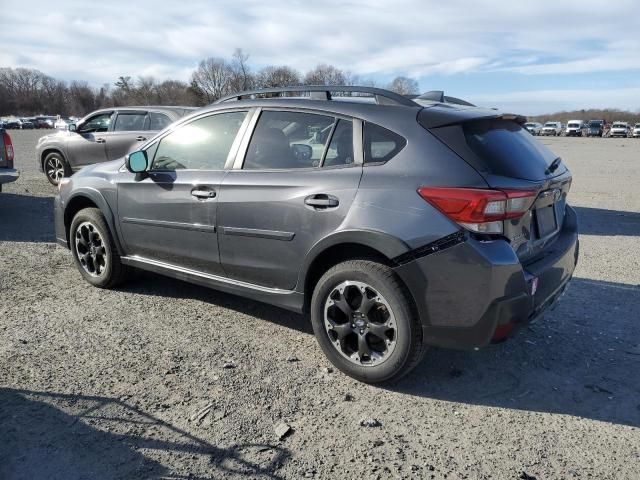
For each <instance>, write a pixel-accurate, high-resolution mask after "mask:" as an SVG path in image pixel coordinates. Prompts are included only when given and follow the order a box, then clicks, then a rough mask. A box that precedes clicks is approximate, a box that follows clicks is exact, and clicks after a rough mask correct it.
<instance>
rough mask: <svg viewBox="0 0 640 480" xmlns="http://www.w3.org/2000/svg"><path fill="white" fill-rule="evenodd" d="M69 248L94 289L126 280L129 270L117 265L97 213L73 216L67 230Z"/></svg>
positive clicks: (88, 210) (110, 239)
mask: <svg viewBox="0 0 640 480" xmlns="http://www.w3.org/2000/svg"><path fill="white" fill-rule="evenodd" d="M69 246H70V247H71V253H72V254H73V260H74V262H75V264H76V267H78V270H79V271H80V274H81V275H82V276H83V278H84V279H85V280H86V281H87V282H89V283H90V284H91V285H93V286H94V287H98V288H113V287H115V286H116V285H118V284H120V283H122V282H123V281H124V280H126V278H127V277H128V275H129V270H130V269H129V268H128V267H127V266H126V265H123V264H122V263H121V262H120V255H119V254H118V251H117V249H116V247H115V243H114V241H113V237H112V236H111V232H110V231H109V227H108V225H107V222H106V220H105V219H104V216H103V215H102V212H101V211H100V210H99V209H97V208H85V209H82V210H80V211H79V212H78V213H76V216H75V217H73V221H72V222H71V228H70V229H69Z"/></svg>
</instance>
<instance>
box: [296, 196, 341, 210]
mask: <svg viewBox="0 0 640 480" xmlns="http://www.w3.org/2000/svg"><path fill="white" fill-rule="evenodd" d="M304 203H305V205H308V206H309V207H313V208H315V209H316V210H324V209H327V208H335V207H337V206H338V205H339V204H340V201H339V200H338V199H337V198H336V197H334V196H333V195H327V194H326V193H318V194H316V195H310V196H308V197H307V198H305V199H304Z"/></svg>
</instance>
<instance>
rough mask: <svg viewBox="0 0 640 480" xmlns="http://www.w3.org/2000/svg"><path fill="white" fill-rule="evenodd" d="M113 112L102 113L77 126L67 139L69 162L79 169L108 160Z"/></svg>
mask: <svg viewBox="0 0 640 480" xmlns="http://www.w3.org/2000/svg"><path fill="white" fill-rule="evenodd" d="M112 118H113V112H100V113H97V114H95V115H92V116H91V117H89V118H87V120H86V121H84V122H82V123H80V124H78V125H77V130H76V131H75V132H70V133H69V137H68V139H67V160H69V163H70V164H71V167H72V168H74V169H77V168H79V167H83V166H85V165H91V164H94V163H100V162H105V161H106V160H107V150H106V143H107V139H108V138H109V136H110V135H111V133H110V132H109V128H110V126H111V121H112Z"/></svg>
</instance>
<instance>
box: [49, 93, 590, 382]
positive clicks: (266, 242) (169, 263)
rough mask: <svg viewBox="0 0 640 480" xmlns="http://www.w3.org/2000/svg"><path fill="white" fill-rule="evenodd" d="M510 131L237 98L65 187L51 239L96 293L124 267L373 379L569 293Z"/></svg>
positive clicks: (569, 225)
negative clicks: (288, 319) (183, 287)
mask: <svg viewBox="0 0 640 480" xmlns="http://www.w3.org/2000/svg"><path fill="white" fill-rule="evenodd" d="M336 93H337V94H339V95H340V96H336V95H333V94H336ZM523 123H524V118H523V117H519V116H516V115H508V114H501V113H499V112H497V111H495V110H484V109H481V108H476V107H473V106H470V105H469V104H467V103H466V102H464V101H461V100H458V99H455V98H452V97H445V96H444V94H442V92H430V93H428V94H425V95H422V96H420V97H417V98H414V99H408V98H406V97H403V96H400V95H397V94H394V93H392V92H388V91H386V90H381V89H376V88H367V87H290V88H286V89H271V90H263V91H256V92H247V93H242V94H237V95H235V96H233V97H230V98H226V99H222V100H220V101H219V102H218V103H216V104H214V105H211V106H209V107H206V108H204V109H201V110H199V111H198V112H196V113H194V114H192V115H190V116H189V117H187V118H184V119H182V120H181V121H179V122H177V123H175V124H173V125H172V126H171V127H170V128H168V129H167V130H165V131H164V132H162V133H161V134H159V135H157V136H155V137H154V138H151V139H149V140H148V141H147V142H144V143H143V145H141V148H140V149H139V150H138V151H135V152H133V153H131V154H129V155H127V156H126V157H125V158H121V159H118V160H116V161H113V162H108V163H103V164H100V165H94V166H91V167H87V168H84V169H83V170H82V171H81V172H79V173H77V174H76V175H74V176H72V177H70V178H65V179H63V180H62V182H61V183H60V187H59V190H60V193H59V195H58V196H57V197H56V200H55V224H56V236H57V239H58V242H59V243H60V244H61V245H63V246H65V247H67V248H70V249H71V252H72V254H73V259H74V261H75V263H76V265H77V267H78V269H79V271H80V273H81V274H82V276H83V277H84V278H85V279H86V280H87V281H88V282H89V283H91V284H92V285H95V286H97V287H101V288H111V287H114V286H115V285H117V284H118V283H120V282H121V281H123V280H124V279H125V278H126V277H127V276H128V274H129V273H130V271H131V270H132V269H134V268H139V269H144V270H149V271H152V272H157V273H160V274H163V275H167V276H170V277H173V278H176V279H180V280H186V281H189V282H193V283H197V284H200V285H205V286H208V287H212V288H215V289H218V290H222V291H225V292H229V293H233V294H238V295H242V296H245V297H249V298H251V299H255V300H258V301H263V302H267V303H271V304H273V305H277V306H280V307H283V308H286V309H290V310H293V311H296V312H301V313H309V316H310V319H311V323H312V325H313V329H314V332H315V335H316V337H317V340H318V343H319V345H320V347H321V348H322V350H323V351H324V353H325V354H326V356H327V357H328V358H329V360H330V361H331V362H332V363H333V364H334V365H336V366H337V367H338V368H339V369H340V370H342V371H343V372H345V373H346V374H348V375H351V376H352V377H354V378H357V379H359V380H362V381H365V382H381V381H386V380H390V379H393V378H397V377H399V376H401V375H402V374H404V373H406V372H408V371H409V370H410V369H411V368H413V367H414V366H415V365H416V364H417V363H418V362H419V360H420V358H421V355H422V353H423V351H424V347H425V346H429V345H433V346H439V347H451V348H464V349H471V348H476V347H482V346H485V345H487V344H489V343H492V342H498V341H501V340H503V339H504V338H505V337H507V336H508V335H509V334H511V332H512V331H514V330H516V329H517V328H518V327H521V326H522V325H525V324H527V323H528V322H530V321H532V320H534V319H536V318H538V317H540V316H541V315H542V313H543V312H544V311H545V310H546V309H547V308H548V307H549V306H550V305H552V304H553V303H554V302H555V301H556V300H557V299H558V298H559V297H560V296H561V294H562V293H563V292H564V290H565V288H566V287H567V284H568V283H569V280H570V279H571V276H572V274H573V271H574V268H575V265H576V262H577V258H578V234H577V222H576V214H575V213H574V211H573V210H572V209H571V208H570V207H569V205H568V204H567V201H566V199H567V194H568V192H569V188H570V186H571V174H570V172H569V171H568V170H567V168H566V167H565V166H564V165H563V164H562V162H561V160H560V158H559V157H557V156H556V155H554V154H553V153H552V152H551V151H550V150H548V149H547V147H545V146H544V145H543V144H542V143H540V142H538V141H537V140H536V139H535V138H533V137H532V136H531V135H530V134H529V133H528V132H527V131H526V129H525V128H523V126H522V124H523Z"/></svg>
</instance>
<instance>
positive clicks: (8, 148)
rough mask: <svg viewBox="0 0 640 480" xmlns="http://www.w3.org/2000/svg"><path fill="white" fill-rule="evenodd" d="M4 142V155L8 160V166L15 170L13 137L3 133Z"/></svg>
mask: <svg viewBox="0 0 640 480" xmlns="http://www.w3.org/2000/svg"><path fill="white" fill-rule="evenodd" d="M2 140H3V142H4V153H5V158H6V159H7V166H8V167H9V168H13V143H11V137H10V136H9V134H8V133H7V132H6V130H5V131H3V132H2Z"/></svg>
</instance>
